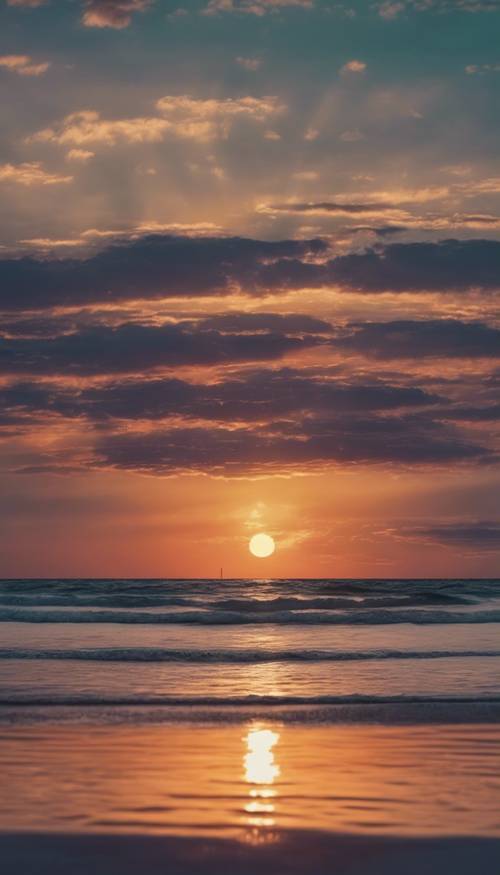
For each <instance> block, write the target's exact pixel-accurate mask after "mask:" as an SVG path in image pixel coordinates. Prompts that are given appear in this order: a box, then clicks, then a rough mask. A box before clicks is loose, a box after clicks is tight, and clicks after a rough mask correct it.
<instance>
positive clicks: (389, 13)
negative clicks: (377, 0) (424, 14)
mask: <svg viewBox="0 0 500 875" xmlns="http://www.w3.org/2000/svg"><path fill="white" fill-rule="evenodd" d="M404 8H405V4H404V3H398V2H392V0H388V2H385V3H381V4H380V6H379V7H378V14H379V15H380V16H381V18H385V19H386V20H387V21H392V19H393V18H397V16H398V15H399V14H400V12H403V10H404Z"/></svg>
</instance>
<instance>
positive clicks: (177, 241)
mask: <svg viewBox="0 0 500 875" xmlns="http://www.w3.org/2000/svg"><path fill="white" fill-rule="evenodd" d="M327 254H328V245H327V243H326V242H325V241H322V240H284V241H277V242H265V241H258V240H249V239H244V238H193V237H172V236H161V235H154V236H149V237H145V238H141V239H140V240H135V241H128V242H122V243H115V244H114V245H112V246H110V247H109V248H108V249H105V250H103V251H102V252H100V253H98V254H94V255H92V256H90V257H89V258H87V259H85V260H83V259H82V260H77V259H57V260H55V259H52V260H51V259H46V260H38V259H35V258H18V259H4V260H3V261H0V309H3V310H4V311H15V310H17V311H23V310H29V309H41V308H47V307H55V306H83V305H88V304H96V303H101V304H102V303H111V302H115V301H126V300H134V299H137V300H140V299H142V300H148V299H149V300H155V299H159V298H163V297H174V296H184V297H195V296H213V295H227V294H230V293H231V292H234V291H237V290H238V291H242V292H244V293H247V294H253V295H260V294H264V293H265V292H267V291H280V290H287V289H301V288H320V287H328V286H329V285H335V286H340V287H344V288H347V289H349V290H353V291H358V292H383V291H394V292H405V291H408V292H409V291H415V292H422V291H441V292H449V291H466V290H469V289H484V290H490V289H497V288H499V287H500V242H498V241H494V240H462V241H459V240H444V241H441V242H440V243H391V244H387V245H385V244H383V243H380V244H378V245H376V246H374V247H372V248H370V249H367V250H364V251H363V252H356V253H351V254H349V255H341V256H338V257H336V258H333V259H329V260H325V259H327ZM322 259H323V260H322Z"/></svg>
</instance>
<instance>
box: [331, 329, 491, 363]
mask: <svg viewBox="0 0 500 875" xmlns="http://www.w3.org/2000/svg"><path fill="white" fill-rule="evenodd" d="M335 346H336V347H339V348H341V349H346V350H348V351H349V352H358V353H361V354H362V355H366V356H373V357H375V358H379V359H398V358H403V359H404V358H421V357H431V358H446V357H449V358H500V330H499V329H498V328H494V327H491V326H489V325H485V324H484V323H481V322H461V321H460V320H458V319H427V320H424V319H422V320H419V321H416V320H398V321H394V322H370V323H364V324H359V325H354V326H352V333H350V334H348V335H347V336H346V337H344V338H337V339H336V340H335Z"/></svg>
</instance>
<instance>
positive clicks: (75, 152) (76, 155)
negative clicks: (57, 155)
mask: <svg viewBox="0 0 500 875" xmlns="http://www.w3.org/2000/svg"><path fill="white" fill-rule="evenodd" d="M94 155H95V152H90V151H89V150H88V149H70V150H69V152H68V153H67V155H66V160H67V161H79V162H81V163H83V164H85V162H86V161H90V159H91V158H93V157H94Z"/></svg>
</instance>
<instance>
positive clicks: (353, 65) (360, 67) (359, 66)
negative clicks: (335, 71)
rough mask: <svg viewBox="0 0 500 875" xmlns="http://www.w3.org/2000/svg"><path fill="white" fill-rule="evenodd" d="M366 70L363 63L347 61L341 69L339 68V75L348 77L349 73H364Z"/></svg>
mask: <svg viewBox="0 0 500 875" xmlns="http://www.w3.org/2000/svg"><path fill="white" fill-rule="evenodd" d="M365 70H366V64H365V62H364V61H356V60H352V61H347V63H346V64H344V66H343V67H341V68H340V72H341V74H342V75H343V76H344V75H349V74H350V73H364V72H365Z"/></svg>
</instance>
